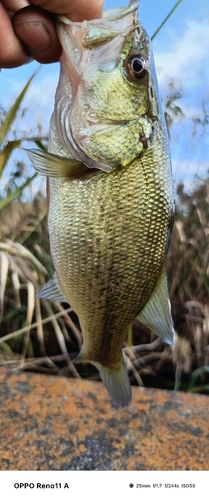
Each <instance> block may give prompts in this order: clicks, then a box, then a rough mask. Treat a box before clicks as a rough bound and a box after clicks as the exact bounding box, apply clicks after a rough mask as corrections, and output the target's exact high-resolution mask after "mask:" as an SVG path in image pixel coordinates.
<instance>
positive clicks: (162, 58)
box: [0, 0, 209, 186]
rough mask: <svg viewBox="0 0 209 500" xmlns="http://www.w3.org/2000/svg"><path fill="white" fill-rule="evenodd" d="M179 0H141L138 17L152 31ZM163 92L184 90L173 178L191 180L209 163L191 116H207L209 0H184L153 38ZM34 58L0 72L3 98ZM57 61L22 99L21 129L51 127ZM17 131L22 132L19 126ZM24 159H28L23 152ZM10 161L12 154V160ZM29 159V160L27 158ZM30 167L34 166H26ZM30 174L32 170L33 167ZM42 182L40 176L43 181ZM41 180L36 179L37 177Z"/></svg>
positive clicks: (118, 2)
mask: <svg viewBox="0 0 209 500" xmlns="http://www.w3.org/2000/svg"><path fill="white" fill-rule="evenodd" d="M175 3H176V0H157V1H155V0H141V2H140V9H139V14H140V20H141V21H142V23H143V24H144V27H145V29H146V30H147V32H148V34H149V36H152V35H153V33H154V32H155V30H156V29H157V28H158V26H159V25H160V24H161V22H162V21H163V20H164V18H165V17H166V15H167V14H168V13H169V11H170V10H171V9H172V7H173V6H174V5H175ZM126 4H127V1H125V0H106V2H105V8H112V7H117V6H123V5H126ZM153 51H154V56H155V62H156V69H157V74H158V81H159V87H160V93H161V95H162V97H163V98H165V96H166V94H167V92H168V85H169V83H170V82H174V85H175V87H176V88H177V90H179V91H181V92H182V93H183V98H182V99H181V100H180V101H179V103H177V104H179V105H180V106H181V108H182V110H183V112H184V115H185V119H184V120H180V119H178V120H176V121H175V124H174V127H173V128H172V134H171V153H172V160H173V174H174V182H175V183H176V184H177V183H178V182H179V181H183V182H185V183H186V184H187V185H188V183H190V182H192V181H193V179H194V175H196V174H197V175H198V176H200V177H201V176H204V175H205V173H206V172H207V170H208V167H209V159H208V158H209V154H208V153H209V141H208V138H207V136H206V134H203V128H202V126H201V125H200V124H199V125H198V126H197V129H196V131H195V133H194V126H193V123H194V122H193V121H192V118H194V117H195V119H196V122H197V121H198V120H200V119H203V118H204V116H203V112H202V103H203V102H207V106H208V102H209V85H208V82H209V56H208V53H209V3H208V0H198V2H197V0H184V1H183V2H182V3H181V5H180V6H179V7H178V8H177V10H176V11H175V13H174V14H173V15H172V17H171V18H170V19H169V20H168V22H167V23H166V25H165V26H164V27H163V28H162V30H161V31H160V33H159V34H158V35H157V36H156V38H155V39H154V41H153ZM37 67H38V64H37V63H35V62H33V63H30V64H28V65H25V66H22V67H21V68H16V69H12V70H9V69H8V70H2V72H1V74H0V103H1V105H2V106H3V107H4V108H5V109H7V108H8V107H9V106H10V105H11V103H12V102H13V100H14V99H15V97H16V96H17V95H18V93H19V92H20V91H21V89H22V87H23V85H24V84H25V83H26V81H27V79H28V78H29V77H30V76H31V74H32V73H33V72H34V70H36V69H37ZM58 73H59V65H58V64H51V65H45V66H42V67H41V69H40V71H39V73H38V74H37V76H36V78H35V80H34V82H33V84H32V86H31V88H30V91H29V92H28V94H27V97H26V98H25V101H24V102H23V106H22V107H23V108H26V113H25V114H24V115H23V117H22V118H19V121H18V131H21V133H22V132H24V133H26V134H28V135H30V134H31V135H32V134H33V131H34V126H36V124H41V128H42V131H43V134H47V133H48V128H49V119H50V115H51V112H52V109H53V100H54V93H55V89H56V85H57V79H58ZM17 134H18V132H17ZM21 154H22V159H24V160H25V153H20V157H21ZM11 161H12V160H11ZM25 161H26V160H25ZM28 168H30V167H28ZM30 174H31V171H30ZM41 182H42V183H43V181H40V185H41ZM37 186H38V183H37Z"/></svg>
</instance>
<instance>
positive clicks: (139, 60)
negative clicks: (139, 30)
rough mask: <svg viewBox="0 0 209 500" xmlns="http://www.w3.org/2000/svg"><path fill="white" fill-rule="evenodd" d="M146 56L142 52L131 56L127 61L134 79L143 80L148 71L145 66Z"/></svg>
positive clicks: (127, 67)
mask: <svg viewBox="0 0 209 500" xmlns="http://www.w3.org/2000/svg"><path fill="white" fill-rule="evenodd" d="M144 61H145V58H144V56H143V55H142V54H138V55H137V54H135V55H132V56H129V57H128V59H127V61H126V70H127V72H128V75H129V77H131V79H133V80H141V79H142V78H144V76H145V75H146V73H147V70H146V69H145V67H144Z"/></svg>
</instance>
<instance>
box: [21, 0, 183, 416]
mask: <svg viewBox="0 0 209 500" xmlns="http://www.w3.org/2000/svg"><path fill="white" fill-rule="evenodd" d="M138 7H139V2H138V1H136V0H131V1H130V2H129V4H128V5H127V6H125V7H121V8H118V9H110V10H108V11H107V12H105V13H104V14H103V17H102V18H100V19H96V20H91V21H83V22H72V21H70V20H69V19H67V18H65V17H64V16H58V18H57V33H58V36H59V39H60V42H61V45H62V55H61V58H60V77H59V82H58V86H57V90H56V95H55V104H54V111H53V114H52V118H51V122H50V137H49V147H48V152H46V151H42V150H37V149H31V150H29V151H28V156H29V158H30V160H31V161H32V164H33V166H34V168H35V169H36V171H37V172H38V173H39V174H41V175H44V176H46V177H47V193H48V194H47V196H48V230H49V238H50V248H51V255H52V259H53V263H54V268H55V273H54V275H53V276H52V278H51V280H50V281H49V282H48V283H47V284H46V285H45V286H44V287H43V288H42V289H41V290H39V291H38V293H37V297H39V298H45V299H49V300H58V301H61V302H67V303H69V304H70V305H71V307H72V308H73V310H74V311H75V313H76V314H77V316H78V318H79V322H80V326H81V330H82V337H83V343H82V347H81V350H80V353H79V355H78V357H77V358H76V360H75V362H89V363H92V364H93V365H94V366H95V367H96V368H97V369H98V370H99V372H100V376H101V379H102V380H103V383H104V385H105V387H106V389H107V391H108V393H109V395H110V398H111V400H112V401H113V402H114V403H115V404H116V405H119V406H127V405H128V404H129V403H130V400H131V386H130V381H129V377H128V371H127V366H126V361H125V358H124V354H123V346H124V342H125V340H126V336H127V332H128V329H129V326H130V324H131V323H132V321H133V320H134V319H135V318H138V320H139V321H140V322H141V323H142V324H143V325H145V326H147V327H148V328H149V329H150V330H151V331H152V332H154V333H155V334H156V335H157V336H159V337H160V339H161V340H162V341H164V342H165V343H168V344H172V343H173V337H174V328H173V321H172V315H171V305H170V299H169V293H168V284H167V275H166V256H167V251H168V247H169V241H170V234H171V230H172V226H173V219H174V210H175V209H174V193H173V182H172V168H171V159H170V151H169V141H168V135H167V129H166V124H165V119H164V113H163V110H162V105H161V101H160V97H159V90H158V83H157V78H156V72H155V64H154V59H153V54H152V48H151V41H150V38H149V36H148V35H147V33H146V31H145V29H144V27H143V25H142V23H141V22H140V20H139V16H138Z"/></svg>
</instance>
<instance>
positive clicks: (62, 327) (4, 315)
mask: <svg viewBox="0 0 209 500" xmlns="http://www.w3.org/2000/svg"><path fill="white" fill-rule="evenodd" d="M179 3H180V2H177V4H179ZM177 4H176V5H177ZM32 80H33V77H32V78H31V79H30V80H29V82H28V83H27V85H26V86H25V87H24V89H23V91H22V92H21V94H20V96H18V98H17V100H16V101H15V103H14V104H13V106H12V107H11V109H10V110H9V111H8V112H7V113H5V112H4V111H3V110H2V111H1V115H0V177H1V176H3V174H4V173H5V171H6V168H7V165H8V160H9V158H10V157H11V155H12V153H14V151H16V152H17V150H18V148H19V147H20V146H21V144H22V142H23V141H30V142H31V141H32V142H33V143H35V144H37V145H38V146H39V147H41V148H43V149H44V148H45V145H46V138H43V137H41V135H40V134H38V133H37V135H35V136H33V137H31V136H30V137H19V138H17V137H15V135H13V136H12V125H13V123H15V119H16V117H17V115H18V113H19V112H21V105H22V100H23V98H24V95H25V94H26V92H27V89H28V87H29V86H30V85H31V83H32ZM180 98H181V94H180V93H179V92H178V91H176V89H175V86H174V85H173V84H171V86H170V88H169V92H168V96H167V98H166V101H165V108H166V120H167V124H168V127H169V130H172V126H173V123H174V122H175V119H176V117H177V118H178V119H179V120H184V119H185V117H184V115H183V113H182V110H181V106H180V105H179V100H180ZM193 125H194V128H193V134H195V133H197V130H198V127H200V126H201V127H202V129H201V130H202V133H204V132H205V129H206V126H207V125H208V116H207V113H206V112H205V119H204V120H203V121H202V123H200V120H199V121H198V120H197V118H194V120H193ZM23 172H26V174H25V179H24V182H23V181H22V178H23V177H24V176H23ZM34 179H35V175H32V176H29V175H28V174H27V168H26V167H25V166H24V165H22V164H21V165H19V164H18V163H17V164H16V169H15V173H14V174H12V175H11V176H10V179H9V181H8V183H7V185H6V186H5V188H4V192H0V319H1V331H0V366H8V367H11V368H13V369H26V370H29V369H30V370H38V371H42V372H46V373H51V374H57V373H60V372H62V373H64V374H65V375H70V376H74V377H80V376H82V377H88V378H94V379H98V377H99V376H98V373H97V371H96V369H94V367H92V366H91V365H78V366H76V367H75V366H74V365H73V363H72V360H73V358H74V357H75V356H76V355H77V353H78V351H79V350H80V347H81V342H82V339H81V332H80V328H79V323H78V319H77V317H76V315H75V314H74V313H73V311H72V310H71V308H69V307H67V306H63V305H60V304H59V303H58V302H55V301H54V302H48V301H45V300H43V299H42V300H40V299H38V298H35V291H36V290H37V289H39V288H40V286H41V285H43V284H44V282H45V280H46V281H47V280H48V279H49V277H50V276H51V275H52V273H53V264H52V261H51V257H50V250H49V242H48V235H47V221H46V203H45V198H44V196H43V195H42V194H40V193H38V194H37V195H36V196H35V198H34V200H33V202H32V203H26V202H24V201H23V200H24V198H23V195H24V191H25V189H26V187H27V186H29V185H30V184H31V183H32V182H33V181H34ZM208 213H209V179H208V180H205V181H204V183H203V182H200V180H199V179H198V182H196V184H195V185H194V188H193V190H192V191H191V192H190V193H189V194H188V192H187V191H185V188H184V186H183V185H179V186H178V188H177V210H176V220H175V224H174V230H173V234H172V239H171V246H170V250H169V254H168V278H169V289H170V296H171V303H172V312H173V319H174V324H175V330H176V334H175V343H174V346H173V347H171V346H167V345H164V344H162V343H161V342H160V340H159V339H157V338H156V337H155V336H154V334H152V333H151V332H149V331H148V330H147V329H146V328H145V327H144V326H142V325H140V323H139V322H138V321H137V320H135V321H134V322H133V325H132V326H131V328H130V331H129V334H128V337H127V342H126V344H125V346H124V354H125V356H126V358H127V363H128V368H129V370H130V376H131V381H132V383H133V384H139V385H145V386H152V387H162V388H167V389H174V388H175V389H176V390H185V391H192V392H203V393H206V394H207V393H209V302H208V296H209V250H208V249H209V221H208Z"/></svg>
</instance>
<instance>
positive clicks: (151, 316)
mask: <svg viewBox="0 0 209 500" xmlns="http://www.w3.org/2000/svg"><path fill="white" fill-rule="evenodd" d="M137 318H138V320H139V321H141V323H142V324H143V325H145V326H147V327H148V328H149V329H150V330H151V331H152V332H153V333H155V335H158V337H160V338H161V339H162V340H163V342H165V343H166V344H173V341H174V328H173V321H172V316H171V306H170V300H169V296H168V285H167V277H166V270H165V268H164V269H163V272H162V275H161V278H160V280H159V281H158V283H157V285H156V288H155V290H154V292H153V294H152V295H151V297H150V299H149V301H148V302H147V304H146V305H145V307H144V308H143V309H142V311H141V312H140V314H139V315H138V316H137Z"/></svg>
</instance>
